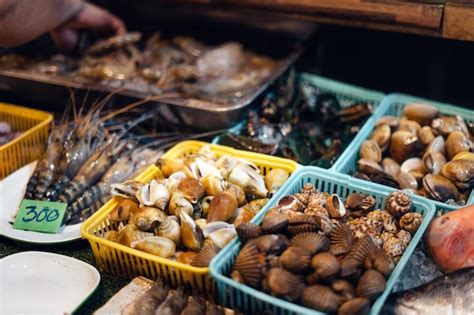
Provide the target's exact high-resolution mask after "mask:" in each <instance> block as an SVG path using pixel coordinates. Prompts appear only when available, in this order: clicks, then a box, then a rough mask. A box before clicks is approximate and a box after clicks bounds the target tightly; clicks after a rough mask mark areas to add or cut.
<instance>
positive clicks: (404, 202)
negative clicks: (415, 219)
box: [385, 175, 429, 218]
mask: <svg viewBox="0 0 474 315" xmlns="http://www.w3.org/2000/svg"><path fill="white" fill-rule="evenodd" d="M428 176H429V175H428ZM412 207H413V202H412V201H411V198H410V197H409V196H408V195H407V194H405V193H404V192H402V191H394V192H392V193H390V195H388V197H387V200H386V203H385V210H387V211H388V212H389V213H390V214H391V215H393V216H394V217H395V218H399V217H401V216H402V215H404V214H405V213H407V212H409V211H410V210H411V209H412Z"/></svg>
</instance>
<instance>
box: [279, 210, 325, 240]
mask: <svg viewBox="0 0 474 315" xmlns="http://www.w3.org/2000/svg"><path fill="white" fill-rule="evenodd" d="M321 218H322V217H317V216H310V215H306V214H304V215H302V216H300V217H298V218H290V219H289V220H288V227H287V230H288V232H289V233H290V234H291V235H296V234H299V233H305V232H317V231H318V230H319V229H320V228H321Z"/></svg>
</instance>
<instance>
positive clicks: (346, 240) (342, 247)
mask: <svg viewBox="0 0 474 315" xmlns="http://www.w3.org/2000/svg"><path fill="white" fill-rule="evenodd" d="M352 243H353V238H352V232H351V230H350V229H349V227H348V226H347V225H345V224H343V223H341V222H339V221H337V222H336V223H334V228H333V230H332V232H331V241H330V252H331V254H333V255H342V254H347V253H348V252H349V250H350V249H351V247H352Z"/></svg>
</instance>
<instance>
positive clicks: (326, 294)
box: [301, 284, 343, 313]
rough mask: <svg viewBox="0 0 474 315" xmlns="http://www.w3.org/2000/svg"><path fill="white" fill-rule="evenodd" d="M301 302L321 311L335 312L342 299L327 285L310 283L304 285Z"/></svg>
mask: <svg viewBox="0 0 474 315" xmlns="http://www.w3.org/2000/svg"><path fill="white" fill-rule="evenodd" d="M301 302H302V303H303V305H305V306H307V307H311V308H313V309H315V310H318V311H321V312H328V313H330V312H336V311H337V309H338V308H339V305H340V304H342V302H343V299H342V298H340V297H339V296H337V295H336V294H335V293H334V292H333V291H332V290H331V289H330V288H329V287H326V286H322V285H318V284H315V285H312V286H309V287H306V288H305V289H304V290H303V294H302V295H301Z"/></svg>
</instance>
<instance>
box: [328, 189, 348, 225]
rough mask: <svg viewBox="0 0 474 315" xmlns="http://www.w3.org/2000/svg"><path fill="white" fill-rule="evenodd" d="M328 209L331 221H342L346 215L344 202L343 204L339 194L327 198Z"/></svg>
mask: <svg viewBox="0 0 474 315" xmlns="http://www.w3.org/2000/svg"><path fill="white" fill-rule="evenodd" d="M326 209H327V211H328V213H329V217H330V218H331V219H340V218H342V217H343V216H345V215H346V207H344V202H342V200H341V198H339V196H338V195H337V194H332V195H330V196H329V197H328V198H327V201H326Z"/></svg>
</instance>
